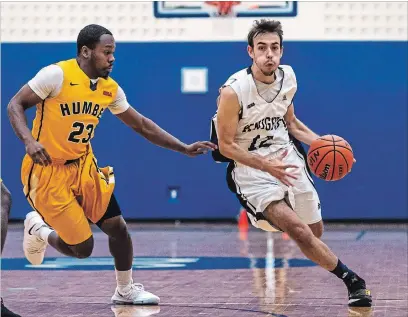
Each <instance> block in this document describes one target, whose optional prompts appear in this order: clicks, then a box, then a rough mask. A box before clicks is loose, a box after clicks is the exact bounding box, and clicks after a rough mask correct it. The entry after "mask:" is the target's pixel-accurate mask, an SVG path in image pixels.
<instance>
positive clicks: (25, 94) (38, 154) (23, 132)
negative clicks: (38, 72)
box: [7, 85, 52, 166]
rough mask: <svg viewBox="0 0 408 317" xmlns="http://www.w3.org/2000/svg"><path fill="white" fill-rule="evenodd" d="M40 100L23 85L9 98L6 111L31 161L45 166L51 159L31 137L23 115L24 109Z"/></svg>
mask: <svg viewBox="0 0 408 317" xmlns="http://www.w3.org/2000/svg"><path fill="white" fill-rule="evenodd" d="M42 101H43V100H42V99H41V98H40V97H39V96H38V95H37V94H36V93H35V92H34V91H33V90H32V89H31V88H30V86H29V85H24V86H23V87H22V88H21V89H20V91H19V92H18V93H17V94H16V95H15V96H14V97H13V98H12V99H11V100H10V103H9V104H8V106H7V113H8V116H9V119H10V123H11V126H12V127H13V129H14V132H15V133H16V135H17V136H18V138H19V139H20V140H21V141H23V143H24V145H25V147H26V152H27V154H28V155H30V157H31V158H32V159H33V162H34V163H36V164H40V165H45V166H47V165H49V164H51V162H52V160H51V158H50V156H49V155H48V153H47V151H46V150H45V148H44V147H43V146H42V145H41V144H40V143H38V142H37V141H36V140H35V139H34V138H33V136H32V134H31V131H30V129H29V128H28V126H27V117H26V115H25V110H27V109H28V108H31V107H32V106H34V105H36V104H38V103H40V102H42Z"/></svg>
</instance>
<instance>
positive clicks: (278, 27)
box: [248, 19, 283, 48]
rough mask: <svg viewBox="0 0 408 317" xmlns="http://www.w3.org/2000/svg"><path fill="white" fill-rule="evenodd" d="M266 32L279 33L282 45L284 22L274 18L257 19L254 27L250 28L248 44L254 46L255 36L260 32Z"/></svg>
mask: <svg viewBox="0 0 408 317" xmlns="http://www.w3.org/2000/svg"><path fill="white" fill-rule="evenodd" d="M265 33H277V34H278V35H279V38H280V46H281V47H282V41H283V30H282V24H281V23H280V22H279V21H274V20H267V19H261V20H255V21H254V24H253V25H252V28H251V29H250V30H249V33H248V45H249V46H251V47H252V48H253V47H254V38H255V37H256V36H257V35H259V34H265Z"/></svg>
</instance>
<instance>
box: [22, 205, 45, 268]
mask: <svg viewBox="0 0 408 317" xmlns="http://www.w3.org/2000/svg"><path fill="white" fill-rule="evenodd" d="M44 226H46V227H48V226H47V225H46V224H45V222H44V220H43V219H42V218H41V216H40V214H39V213H38V212H36V211H32V212H29V213H28V214H27V215H26V218H25V220H24V239H23V249H24V255H25V257H26V258H27V260H28V261H29V262H30V263H31V264H33V265H40V264H41V263H42V262H43V260H44V254H45V249H46V248H47V245H48V243H47V241H44V240H43V239H41V238H40V236H39V234H38V231H39V230H40V228H42V227H44Z"/></svg>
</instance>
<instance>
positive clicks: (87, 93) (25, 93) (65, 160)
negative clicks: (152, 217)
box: [8, 24, 216, 304]
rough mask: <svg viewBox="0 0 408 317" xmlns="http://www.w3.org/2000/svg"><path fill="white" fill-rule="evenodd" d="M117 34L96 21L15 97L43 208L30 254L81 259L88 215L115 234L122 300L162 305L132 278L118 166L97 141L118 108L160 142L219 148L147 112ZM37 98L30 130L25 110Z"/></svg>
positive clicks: (25, 174)
mask: <svg viewBox="0 0 408 317" xmlns="http://www.w3.org/2000/svg"><path fill="white" fill-rule="evenodd" d="M114 51H115V40H114V38H113V36H112V33H111V32H110V31H109V30H107V29H106V28H104V27H102V26H99V25H94V24H93V25H88V26H86V27H85V28H84V29H82V30H81V31H80V33H79V35H78V39H77V57H76V59H71V60H68V61H62V62H59V63H57V64H55V65H50V66H48V67H45V68H43V69H42V70H40V71H39V72H38V74H37V75H36V76H35V77H34V78H33V79H32V80H30V81H29V82H28V84H27V85H25V86H24V87H22V88H21V90H20V91H19V92H18V93H17V94H16V95H15V96H14V97H13V98H12V100H11V101H10V103H9V105H8V114H9V117H10V122H11V124H12V126H13V128H14V131H15V133H16V134H17V136H18V137H19V138H20V139H21V140H22V141H23V142H24V144H25V147H26V152H27V155H26V156H25V157H24V160H23V164H22V171H21V178H22V182H23V185H24V193H25V195H26V197H27V199H28V201H29V203H30V204H31V206H32V207H33V208H34V209H35V210H36V211H33V212H30V213H29V214H28V215H27V216H26V219H25V222H24V226H25V229H24V241H23V248H24V253H25V255H26V257H27V259H28V260H29V261H30V262H31V263H32V264H34V265H38V264H41V263H42V261H43V258H44V253H45V249H46V246H47V245H48V244H49V245H51V246H52V247H54V248H55V249H57V250H58V251H59V252H61V253H63V254H65V255H67V256H72V257H76V258H86V257H89V256H90V255H91V253H92V249H93V245H94V239H93V236H92V232H91V229H90V226H89V224H88V219H89V220H91V221H92V222H93V223H95V224H97V225H98V226H99V227H100V228H101V230H102V231H103V232H105V233H106V234H107V235H108V236H109V249H110V252H111V254H112V256H113V257H114V260H115V269H116V280H117V288H116V291H115V293H114V295H113V297H112V301H113V302H114V303H118V304H158V303H159V298H158V297H157V296H155V295H153V294H152V293H149V292H147V291H145V290H144V288H143V285H141V284H135V283H133V280H132V260H133V246H132V240H131V238H130V235H129V232H128V229H127V226H126V223H125V221H124V219H123V217H122V215H121V211H120V209H119V206H118V203H117V201H116V199H115V196H114V195H113V194H112V192H113V187H114V176H113V172H112V168H110V167H106V168H100V167H98V165H97V161H96V159H95V157H94V155H93V152H92V147H91V144H90V140H91V139H92V137H93V136H94V131H95V127H96V126H97V124H98V123H99V119H100V118H101V116H102V114H103V112H104V111H105V110H106V109H109V110H110V111H111V112H112V113H113V114H114V115H116V116H117V117H118V118H119V119H120V120H122V121H123V122H124V123H125V124H126V125H128V126H129V127H131V128H132V129H133V130H135V131H136V132H137V133H139V134H140V135H142V136H143V137H145V138H146V139H148V140H149V141H151V142H152V143H154V144H156V145H159V146H162V147H165V148H168V149H171V150H174V151H178V152H180V153H183V154H186V155H188V156H196V155H199V154H202V153H205V152H206V151H207V150H213V149H215V148H216V146H215V145H214V144H212V143H211V142H206V141H204V142H196V143H193V144H190V145H186V144H184V143H182V142H181V141H179V140H178V139H176V138H175V137H173V136H172V135H170V134H168V133H167V132H166V131H164V130H163V129H161V128H160V127H159V126H158V125H156V124H155V123H154V122H153V121H151V120H150V119H148V118H146V117H144V116H142V115H141V114H139V113H138V112H137V111H136V110H135V109H133V108H132V107H131V106H130V105H129V104H128V102H127V100H126V96H125V93H124V92H123V90H122V88H121V87H120V86H119V85H118V84H117V83H116V82H115V81H114V80H113V79H112V78H110V77H109V75H110V73H111V71H112V67H113V63H114V60H115V58H114V56H113V54H114ZM33 105H37V113H36V117H35V120H34V124H33V129H32V131H30V130H29V129H28V127H27V122H26V116H25V113H24V111H25V110H26V109H28V108H30V107H31V106H33Z"/></svg>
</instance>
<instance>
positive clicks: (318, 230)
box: [309, 220, 324, 238]
mask: <svg viewBox="0 0 408 317" xmlns="http://www.w3.org/2000/svg"><path fill="white" fill-rule="evenodd" d="M309 228H310V229H311V230H312V232H313V234H314V236H315V237H316V238H321V237H322V235H323V231H324V226H323V220H320V221H318V222H316V223H312V224H309Z"/></svg>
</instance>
